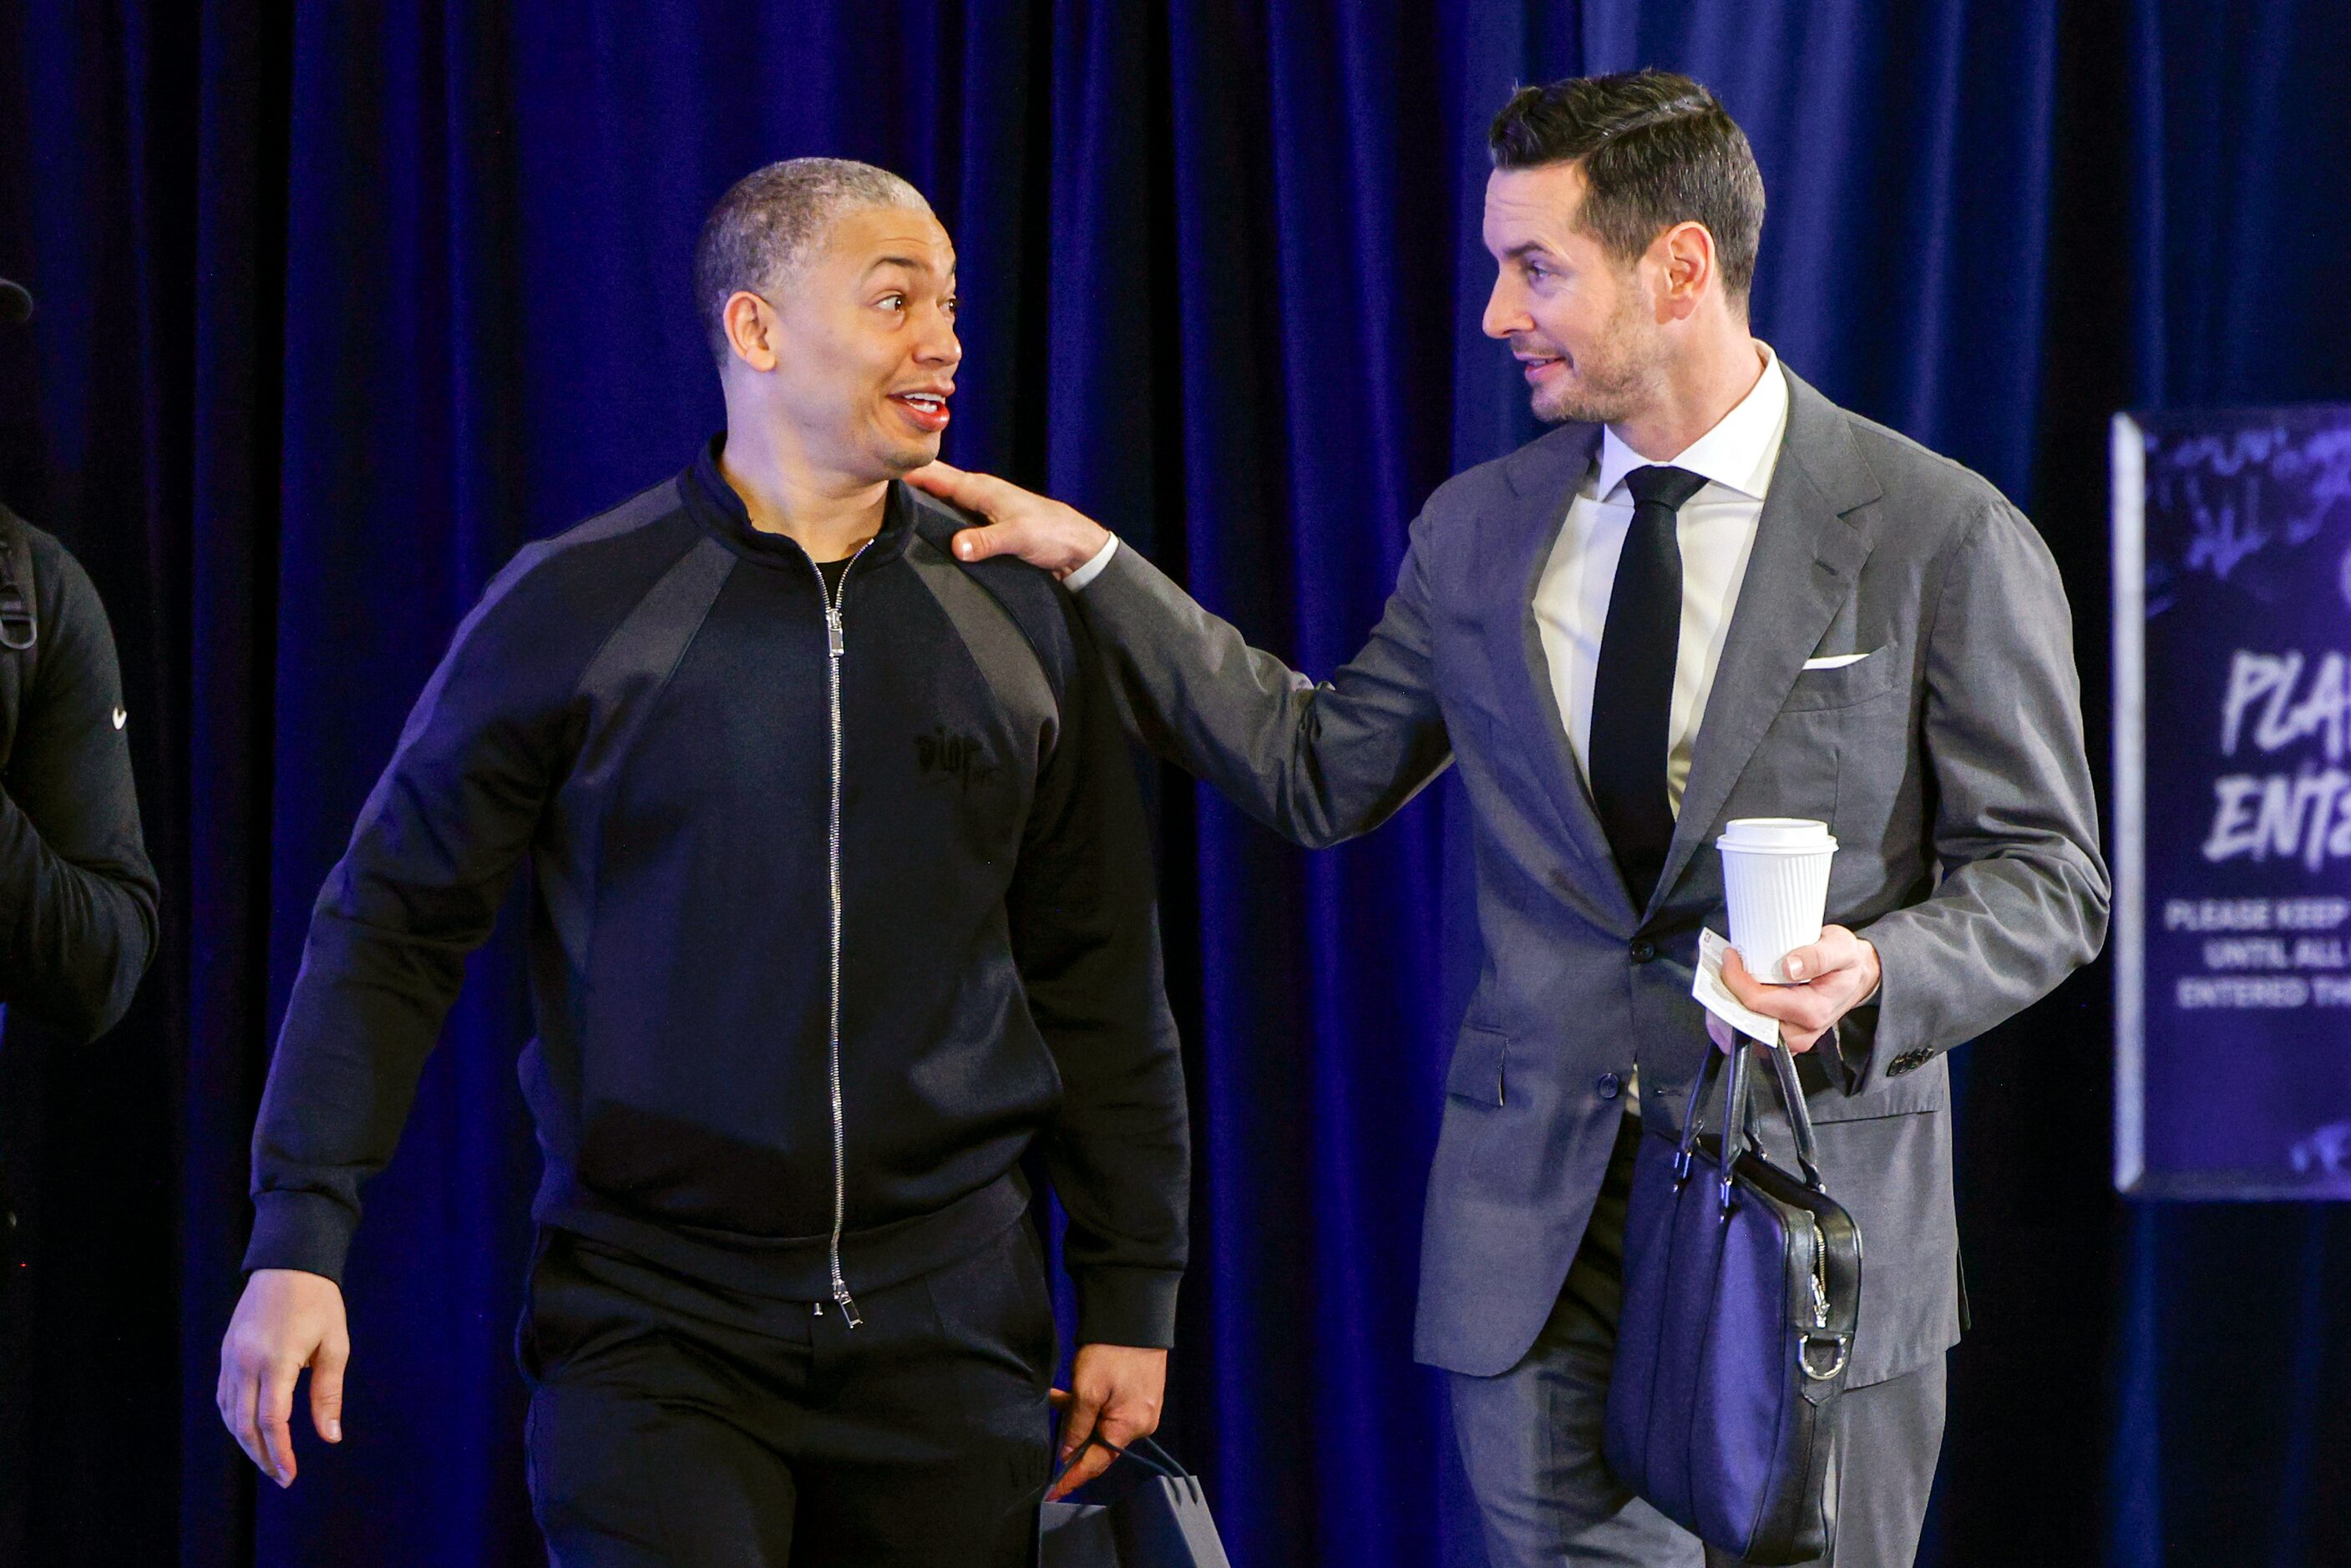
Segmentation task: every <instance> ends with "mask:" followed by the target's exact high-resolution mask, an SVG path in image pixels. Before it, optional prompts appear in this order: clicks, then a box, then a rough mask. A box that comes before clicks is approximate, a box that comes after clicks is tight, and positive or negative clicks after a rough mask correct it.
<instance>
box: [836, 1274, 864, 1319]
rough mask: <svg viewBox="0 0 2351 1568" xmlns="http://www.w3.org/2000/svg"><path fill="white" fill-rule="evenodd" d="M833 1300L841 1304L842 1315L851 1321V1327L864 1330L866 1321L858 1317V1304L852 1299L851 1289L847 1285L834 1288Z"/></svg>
mask: <svg viewBox="0 0 2351 1568" xmlns="http://www.w3.org/2000/svg"><path fill="white" fill-rule="evenodd" d="M832 1299H833V1300H834V1301H837V1302H839V1303H841V1316H843V1317H845V1318H847V1319H848V1320H849V1326H850V1327H852V1328H863V1327H864V1326H865V1320H864V1319H863V1318H862V1317H860V1316H858V1315H857V1303H855V1302H854V1301H852V1300H851V1299H850V1295H849V1287H848V1286H847V1285H835V1286H833V1287H832Z"/></svg>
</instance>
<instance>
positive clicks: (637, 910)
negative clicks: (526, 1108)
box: [246, 442, 1188, 1345]
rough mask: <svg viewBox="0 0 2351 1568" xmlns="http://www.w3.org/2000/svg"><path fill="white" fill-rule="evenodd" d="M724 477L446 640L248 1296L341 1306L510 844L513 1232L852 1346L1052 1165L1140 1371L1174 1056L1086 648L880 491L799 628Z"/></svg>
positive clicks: (257, 1168) (362, 891)
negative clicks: (757, 1298)
mask: <svg viewBox="0 0 2351 1568" xmlns="http://www.w3.org/2000/svg"><path fill="white" fill-rule="evenodd" d="M717 450H718V443H717V442H714V443H713V444H712V446H711V447H710V448H709V449H707V450H705V452H703V454H702V455H701V456H700V458H699V459H698V460H697V461H696V462H695V464H694V466H693V467H691V468H689V469H688V470H687V471H686V472H685V473H684V474H682V475H681V476H679V477H678V478H677V479H676V480H674V481H671V482H669V483H664V484H662V485H659V486H657V487H656V488H654V489H653V490H650V491H647V492H646V493H643V494H642V495H640V496H638V497H636V498H635V499H633V500H632V501H630V502H628V503H626V504H623V505H622V506H620V507H618V508H616V509H614V510H613V511H611V512H609V513H607V514H604V515H602V516H600V517H597V518H594V519H591V520H590V521H589V522H586V523H583V524H580V525H579V526H578V527H576V528H573V529H571V530H570V531H569V532H568V533H566V534H563V535H558V536H557V537H555V538H553V539H550V540H548V541H545V542H543V543H540V544H538V545H531V546H529V547H528V548H527V549H525V550H524V551H523V552H522V553H521V554H520V556H517V558H516V560H515V561H514V563H513V564H512V565H510V566H508V567H507V569H506V570H505V571H504V572H503V573H501V574H500V575H499V576H498V577H497V578H496V581H494V582H493V583H492V584H491V586H490V587H489V589H488V591H487V593H486V595H485V597H484V598H483V600H482V602H481V604H480V605H479V606H478V607H476V608H475V610H474V612H473V614H472V615H471V616H470V617H468V618H467V619H466V620H465V623H464V624H463V625H462V626H461V627H460V628H458V631H457V634H456V637H455V640H454V642H453V644H452V646H451V648H450V649H449V652H448V655H447V656H446V658H444V659H443V661H442V663H441V666H440V668H439V670H437V671H436V672H435V673H434V676H433V678H432V680H431V681H430V682H429V683H428V684H427V685H426V687H425V689H424V692H423V696H422V697H421V698H419V700H418V701H417V704H416V707H415V710H414V711H413V713H412V714H411V715H410V717H409V720H408V723H407V726H406V728H405V730H404V732H402V737H401V741H400V744H399V748H398V750H397V751H396V752H395V753H394V754H393V757H392V763H391V764H390V766H388V767H387V768H386V769H385V771H384V774H383V775H382V778H381V780H380V781H379V783H378V784H377V785H376V787H375V790H374V792H373V794H371V795H370V797H369V799H368V802H367V805H366V806H365V807H364V809H363V810H362V811H361V812H360V819H359V823H358V826H357V828H356V830H355V831H354V833H353V835H352V837H351V843H350V849H349V850H348V852H347V853H346V854H345V855H344V857H343V859H342V861H341V862H340V864H339V865H338V866H337V867H335V869H334V871H333V873H332V874H331V875H330V876H329V877H328V878H327V883H326V887H325V888H324V889H323V890H322V891H321V893H320V894H319V902H318V906H317V909H316V910H315V911H314V913H313V916H312V919H311V925H310V932H309V939H308V945H307V947H306V949H305V950H304V954H303V960H302V968H301V972H300V974H299V976H298V979H297V980H296V981H295V985H294V991H293V995H292V998H291V1000H290V1002H289V1003H288V1006H287V1015H286V1020H285V1023H284V1027H283V1030H282V1033H280V1036H279V1039H278V1045H277V1056H276V1058H275V1060H274V1061H273V1063H272V1064H271V1068H270V1074H269V1082H268V1086H267V1089H266V1093H265V1095H264V1098H263V1103H262V1110H261V1119H260V1123H259V1125H258V1127H256V1131H255V1135H254V1173H255V1174H254V1194H255V1206H256V1223H255V1228H254V1235H253V1241H252V1245H251V1247H250V1249H249V1251H247V1253H246V1267H247V1268H249V1269H250V1268H262V1267H283V1268H296V1269H304V1270H308V1271H309V1272H314V1273H319V1274H324V1275H326V1276H328V1277H329V1278H331V1279H340V1276H341V1272H342V1266H343V1261H344V1256H345V1253H346V1251H347V1250H348V1248H349V1245H350V1238H351V1234H352V1232H353V1231H354V1229H355V1227H356V1226H357V1224H358V1221H359V1212H360V1203H359V1188H360V1183H361V1182H362V1181H363V1180H365V1179H366V1178H367V1177H369V1176H370V1175H371V1174H372V1173H373V1172H374V1171H376V1170H377V1169H379V1168H381V1166H382V1165H383V1164H384V1163H385V1161H386V1160H387V1159H388V1158H390V1157H391V1154H392V1148H393V1146H394V1144H395V1142H396V1141H397V1139H398V1137H399V1130H400V1127H401V1124H402V1120H403V1119H404V1118H405V1116H406V1115H407V1112H408V1107H409V1105H410V1102H411V1100H412V1099H413V1094H414V1087H415V1082H416V1077H417V1075H418V1073H419V1071H420V1070H421V1067H422V1064H423V1058H424V1055H425V1054H426V1052H427V1051H428V1050H429V1049H430V1048H431V1046H432V1044H433V1043H434V1039H435V1037H436V1036H437V1035H438V1033H439V1032H440V1029H441V1026H442V1023H443V1020H444V1015H445V1014H446V1012H447V1011H448V1008H449V1006H450V1004H451V1003H452V1002H453V1001H454V1000H455V995H456V992H457V990H458V986H459V983H460V981H461V979H462V973H463V967H464V961H465V955H466V954H467V953H468V952H470V951H471V950H473V949H474V948H475V947H476V946H478V945H479V944H480V943H481V942H482V941H483V940H486V938H487V937H488V935H489V932H490V929H491V927H492V925H493V923H494V921H495V919H496V914H497V910H498V908H499V905H500V903H501V902H502V900H503V897H504V893H505V890H506V888H507V886H508V885H509V882H510V879H511V876H512V873H513V871H514V869H515V868H516V867H517V866H518V865H519V864H520V863H521V862H522V861H523V860H524V859H525V858H526V857H528V860H529V861H530V864H531V867H532V869H533V877H534V881H533V891H534V894H535V896H534V898H532V900H531V922H530V939H529V940H530V961H531V976H532V992H533V999H534V1003H535V1009H536V1013H537V1017H538V1030H539V1037H538V1040H536V1041H535V1042H533V1043H532V1044H531V1045H530V1046H529V1047H528V1048H527V1049H526V1051H525V1052H524V1055H523V1062H522V1077H523V1085H524V1090H525V1093H526V1095H527V1096H528V1099H529V1102H530V1105H531V1107H532V1110H533V1113H534V1115H535V1116H536V1118H537V1122H538V1135H539V1142H540V1144H541V1147H542V1149H543V1152H544V1154H545V1157H546V1173H545V1177H544V1179H543V1180H542V1182H541V1185H540V1189H539V1192H538V1199H537V1201H536V1203H535V1205H534V1213H535V1214H536V1216H537V1218H538V1220H540V1221H541V1222H542V1223H545V1224H548V1225H550V1226H555V1227H558V1228H561V1229H566V1230H569V1231H575V1232H577V1233H580V1234H582V1235H586V1236H590V1237H592V1238H596V1239H599V1240H601V1241H606V1242H608V1243H611V1244H613V1245H617V1246H621V1247H623V1248H625V1249H627V1250H628V1251H632V1252H634V1253H636V1254H638V1255H640V1256H642V1257H644V1258H647V1259H649V1260H651V1261H653V1262H657V1263H661V1264H663V1265H665V1266H667V1267H670V1268H673V1269H675V1270H677V1271H679V1272H684V1273H686V1274H688V1275H690V1276H692V1277H695V1278H700V1279H704V1280H707V1281H710V1282H716V1283H720V1284H725V1285H728V1286H730V1287H733V1288H737V1289H741V1290H746V1291H751V1292H756V1293H762V1294H766V1295H770V1296H776V1297H781V1298H785V1299H792V1300H799V1299H809V1300H815V1301H819V1302H822V1301H825V1300H826V1299H828V1298H831V1299H833V1300H837V1301H839V1302H841V1307H842V1310H844V1311H846V1312H847V1313H848V1314H851V1315H852V1316H853V1315H854V1314H855V1307H854V1303H853V1299H852V1298H853V1294H854V1293H855V1292H856V1291H858V1290H860V1289H871V1288H878V1287H879V1286H882V1285H884V1284H888V1283H893V1282H897V1281H898V1280H903V1279H906V1278H911V1277H913V1276H914V1275H915V1274H918V1273H921V1272H926V1271H928V1270H929V1269H932V1268H935V1267H938V1266H941V1265H943V1264H945V1263H946V1262H952V1261H954V1259H955V1258H956V1257H958V1256H960V1255H962V1254H964V1253H966V1252H967V1251H971V1250H973V1249H975V1248H977V1246H979V1245H982V1244H984V1243H985V1242H986V1241H989V1240H991V1239H993V1237H994V1236H995V1235H996V1234H997V1233H998V1232H999V1231H1001V1229H1002V1228H1003V1226H1004V1225H1006V1224H1008V1223H1010V1222H1012V1220H1014V1219H1015V1218H1017V1216H1018V1215H1019V1212H1020V1209H1021V1207H1022V1203H1023V1201H1024V1199H1025V1189H1023V1188H1022V1187H1021V1184H1020V1179H1019V1173H1018V1171H1017V1169H1016V1166H1017V1164H1018V1162H1019V1160H1020V1159H1021V1157H1022V1156H1023V1154H1024V1153H1025V1152H1026V1151H1027V1150H1028V1149H1029V1146H1030V1144H1031V1143H1032V1141H1035V1140H1039V1139H1041V1140H1042V1152H1043V1155H1044V1157H1045V1161H1046V1167H1047V1169H1048V1170H1049V1171H1050V1174H1051V1176H1052V1179H1053V1182H1054V1186H1055V1189H1056V1190H1057V1191H1058V1192H1059V1194H1060V1196H1061V1201H1062V1204H1063V1207H1064V1208H1065V1209H1066V1210H1067V1211H1068V1213H1069V1217H1070V1229H1069V1236H1068V1241H1067V1246H1066V1255H1067V1258H1068V1262H1069V1264H1070V1268H1071V1273H1072V1275H1073V1276H1074V1278H1075V1280H1076V1282H1077V1286H1078V1296H1079V1334H1080V1338H1081V1340H1083V1341H1089V1342H1103V1343H1111V1344H1123V1345H1166V1344H1168V1343H1169V1342H1170V1339H1171V1338H1172V1334H1173V1330H1174V1323H1175V1289H1176V1282H1177V1280H1178V1278H1179V1277H1180V1274H1181V1272H1182V1269H1183V1266H1184V1262H1185V1248H1186V1207H1187V1200H1188V1172H1187V1165H1188V1142H1187V1129H1186V1112H1185V1099H1184V1086H1183V1079H1182V1068H1181V1065H1180V1063H1179V1060H1178V1056H1177V1051H1176V1042H1175V1029H1174V1025H1173V1022H1172V1020H1171V1018H1170V1016H1169V1014H1168V1011H1167V1006H1166V1000H1165V993H1164V990H1163V985H1162V979H1161V971H1160V959H1159V947H1158V933H1157V929H1156V925H1155V915H1154V909H1153V903H1152V895H1151V871H1150V859H1149V845H1148V840H1147V836H1146V833H1145V830H1144V819H1143V814H1142V808H1141V803H1140V799H1139V794H1138V791H1137V788H1136V784H1135V780H1134V772H1133V766H1132V763H1131V762H1130V760H1129V757H1128V753H1127V751H1126V746H1125V740H1124V735H1123V731H1122V729H1121V727H1120V724H1119V721H1118V717H1117V714H1116V711H1115V709H1114V708H1113V701H1112V699H1111V697H1110V694H1109V691H1108V689H1107V687H1106V685H1105V682H1104V680H1103V678H1102V673H1101V671H1100V668H1099V663H1098V659H1097V658H1096V656H1095V654H1094V653H1093V651H1092V647H1091V644H1090V642H1089V639H1088V638H1087V634H1086V633H1085V631H1084V629H1083V626H1082V623H1081V621H1080V620H1079V619H1078V618H1076V617H1075V615H1074V614H1073V613H1071V609H1070V607H1069V605H1068V599H1067V596H1066V595H1065V594H1063V593H1062V591H1061V589H1060V588H1059V587H1058V586H1056V585H1055V584H1054V583H1053V582H1052V581H1051V580H1050V578H1049V577H1047V576H1045V575H1044V574H1042V573H1040V572H1037V571H1035V570H1033V569H1031V568H1029V567H1028V566H1022V565H1021V564H1019V563H1018V562H1016V561H1010V560H1002V561H987V562H982V563H978V564H976V565H970V566H967V565H964V564H962V563H959V562H956V560H955V559H954V558H953V557H952V556H951V555H950V554H949V553H948V552H947V549H946V543H947V540H948V539H949V537H950V536H951V535H953V533H954V532H955V531H956V529H957V528H960V527H963V526H966V525H967V521H966V520H965V519H964V518H963V517H962V516H961V515H960V514H956V513H955V512H954V511H953V510H952V509H950V508H949V507H947V506H946V504H943V503H940V502H938V501H935V500H934V499H933V498H931V497H929V496H927V495H925V494H923V493H921V492H919V491H916V490H914V489H912V488H911V487H909V486H906V485H903V484H896V485H893V486H892V487H891V493H890V499H889V504H888V508H887V516H886V521H885V524H884V526H883V530H882V532H881V534H880V535H879V536H877V537H876V538H875V539H874V540H873V541H872V543H871V544H870V545H867V546H866V547H865V548H864V549H863V550H862V552H860V554H859V555H858V556H857V558H856V560H855V561H854V562H853V564H852V566H850V567H849V569H848V571H847V573H846V575H845V576H843V578H842V580H841V586H840V587H839V590H838V600H837V605H836V604H833V603H831V602H829V599H830V596H829V595H828V593H827V590H826V587H825V585H824V583H823V580H822V577H821V576H820V573H819V572H818V571H817V569H816V567H815V566H814V564H813V563H811V562H810V559H809V557H808V556H807V555H806V554H805V553H804V552H803V551H802V550H801V549H800V547H799V545H797V544H795V543H793V542H792V541H790V540H789V539H787V538H784V537H782V536H780V535H768V534H762V533H759V532H758V531H757V530H755V529H754V528H753V527H752V526H751V524H750V520H749V518H748V516H747V514H746V513H745V511H744V508H743V505H742V503H741V501H740V499H739V498H738V497H737V496H736V495H735V493H734V492H733V490H732V489H731V488H730V487H729V486H728V485H727V484H726V481H725V479H724V478H723V477H722V476H721V475H720V473H719V472H718V470H717V465H716V452H717Z"/></svg>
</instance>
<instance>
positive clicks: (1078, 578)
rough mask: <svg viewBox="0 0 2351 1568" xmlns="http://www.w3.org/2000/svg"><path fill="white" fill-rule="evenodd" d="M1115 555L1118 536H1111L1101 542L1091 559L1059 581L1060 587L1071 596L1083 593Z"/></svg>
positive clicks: (1100, 574)
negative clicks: (1066, 590)
mask: <svg viewBox="0 0 2351 1568" xmlns="http://www.w3.org/2000/svg"><path fill="white" fill-rule="evenodd" d="M1117 554H1118V535H1115V534H1113V535H1111V536H1110V537H1109V539H1107V540H1106V541H1104V542H1103V544H1102V548H1101V549H1099V550H1096V551H1095V552H1094V553H1093V556H1092V559H1090V560H1088V561H1087V562H1086V564H1085V565H1084V566H1080V567H1079V568H1078V569H1077V570H1076V571H1074V572H1071V574H1070V575H1069V576H1066V577H1063V578H1062V579H1061V586H1062V587H1065V588H1067V589H1069V590H1070V591H1071V593H1073V594H1075V593H1082V592H1084V591H1085V587H1086V585H1087V584H1088V583H1091V582H1092V581H1093V580H1094V579H1095V578H1096V577H1099V576H1102V568H1103V567H1105V566H1109V565H1110V558H1111V557H1112V556H1115V555H1117Z"/></svg>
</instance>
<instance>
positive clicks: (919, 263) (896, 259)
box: [858, 255, 956, 294]
mask: <svg viewBox="0 0 2351 1568" xmlns="http://www.w3.org/2000/svg"><path fill="white" fill-rule="evenodd" d="M887 267H896V268H897V269H898V270H900V271H901V272H904V273H906V274H909V275H911V276H912V277H913V278H914V279H915V280H917V281H920V282H925V283H929V282H934V281H935V280H936V279H937V277H938V271H937V269H936V268H935V267H934V266H932V265H931V264H930V263H929V262H927V261H925V260H923V259H922V258H921V257H919V256H902V255H885V256H876V257H874V258H873V259H872V261H871V262H869V263H867V264H866V267H865V271H864V273H863V275H862V276H861V277H860V278H859V280H858V282H859V285H860V286H863V285H865V284H868V283H871V282H872V281H873V275H874V274H876V273H878V272H881V271H883V269H884V268H887ZM955 286H956V270H955V264H954V263H953V262H949V263H948V264H947V271H946V284H945V286H944V289H943V292H945V293H947V294H953V293H954V292H955Z"/></svg>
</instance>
